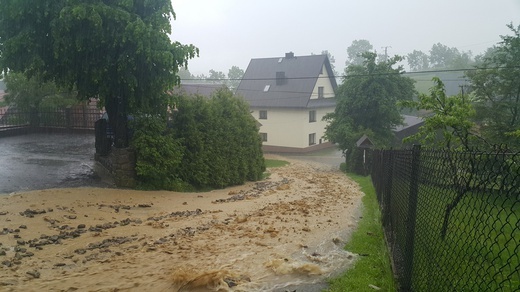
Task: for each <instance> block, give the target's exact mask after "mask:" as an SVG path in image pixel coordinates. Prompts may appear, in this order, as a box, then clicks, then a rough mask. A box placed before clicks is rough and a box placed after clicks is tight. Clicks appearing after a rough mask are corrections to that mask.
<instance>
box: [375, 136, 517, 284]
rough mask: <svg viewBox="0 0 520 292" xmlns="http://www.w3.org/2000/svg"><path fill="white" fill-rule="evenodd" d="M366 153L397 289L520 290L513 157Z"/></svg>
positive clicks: (417, 149) (415, 151) (418, 150)
mask: <svg viewBox="0 0 520 292" xmlns="http://www.w3.org/2000/svg"><path fill="white" fill-rule="evenodd" d="M372 155H373V156H372V159H373V160H372V162H373V164H372V180H373V183H374V186H375V188H376V192H377V197H378V200H379V203H380V206H381V210H382V220H383V227H384V230H385V236H386V239H387V242H388V245H389V248H390V250H391V256H392V262H393V265H394V271H395V273H396V276H397V279H398V283H399V287H400V291H520V153H510V152H509V151H508V150H507V149H497V150H496V151H491V152H461V151H449V150H430V149H428V150H421V148H420V147H418V146H416V147H414V148H413V149H409V150H375V151H373V152H372Z"/></svg>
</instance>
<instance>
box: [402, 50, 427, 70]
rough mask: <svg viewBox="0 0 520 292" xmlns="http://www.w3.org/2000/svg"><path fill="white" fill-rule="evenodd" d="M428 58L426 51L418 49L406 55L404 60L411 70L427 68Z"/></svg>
mask: <svg viewBox="0 0 520 292" xmlns="http://www.w3.org/2000/svg"><path fill="white" fill-rule="evenodd" d="M428 59H429V57H428V55H427V54H426V53H424V52H423V51H418V50H414V51H413V52H411V53H409V54H408V55H407V56H406V60H407V61H408V65H409V66H410V70H412V71H421V70H428V68H429V66H430V63H429V61H428Z"/></svg>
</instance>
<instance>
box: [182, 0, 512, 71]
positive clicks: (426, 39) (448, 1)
mask: <svg viewBox="0 0 520 292" xmlns="http://www.w3.org/2000/svg"><path fill="white" fill-rule="evenodd" d="M172 4H173V9H174V10H175V13H176V16H177V19H176V20H175V21H173V22H172V39H173V40H175V41H179V42H181V43H183V44H193V45H195V46H197V47H198V48H199V49H200V57H198V58H196V59H192V60H190V61H189V66H188V69H189V70H190V72H191V73H192V74H195V75H198V74H205V75H208V72H209V70H210V69H214V70H217V71H222V72H224V73H225V74H227V73H228V70H229V68H231V66H234V65H235V66H239V67H240V68H241V69H244V70H245V69H246V68H247V65H248V64H249V61H250V59H251V58H268V57H281V56H284V54H285V53H286V52H290V51H292V52H294V54H295V55H296V56H299V55H310V54H311V53H315V54H318V53H321V51H322V50H328V51H329V52H330V53H332V55H333V56H334V57H335V59H336V63H335V65H336V70H337V71H338V72H342V71H343V68H344V64H345V60H346V56H347V54H346V49H347V47H349V46H350V45H351V43H352V41H353V40H357V39H366V40H368V41H370V43H371V44H372V45H373V46H374V49H376V50H377V51H378V52H382V51H383V50H384V49H383V48H382V47H387V46H388V54H389V55H395V54H399V55H406V54H408V53H410V52H412V51H413V50H414V49H416V50H422V51H423V52H425V53H428V51H429V50H430V49H431V47H432V45H433V44H435V43H439V42H440V43H442V44H444V45H447V46H449V47H457V48H458V49H459V50H462V51H470V50H471V51H472V52H473V54H474V55H476V54H479V53H482V52H483V51H484V50H485V49H486V48H488V47H491V46H493V45H494V44H496V43H497V42H498V41H500V37H499V35H507V34H511V33H510V30H509V29H508V28H507V27H506V24H508V23H510V22H513V24H514V25H515V26H518V25H520V0H436V1H431V0H429V1H426V0H393V1H389V0H344V1H341V0H315V1H309V0H252V1H250V0H172Z"/></svg>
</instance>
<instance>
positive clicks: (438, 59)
mask: <svg viewBox="0 0 520 292" xmlns="http://www.w3.org/2000/svg"><path fill="white" fill-rule="evenodd" d="M429 61H430V65H431V67H432V68H437V69H446V68H450V69H466V68H469V66H471V64H472V59H471V52H460V51H459V50H458V49H457V48H455V47H452V48H450V47H448V46H446V45H443V44H441V43H436V44H434V45H433V46H432V48H431V50H430V58H429Z"/></svg>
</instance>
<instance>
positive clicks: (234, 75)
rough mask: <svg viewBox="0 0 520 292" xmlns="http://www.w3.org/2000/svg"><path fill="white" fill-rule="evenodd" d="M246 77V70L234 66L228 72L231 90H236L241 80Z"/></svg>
mask: <svg viewBox="0 0 520 292" xmlns="http://www.w3.org/2000/svg"><path fill="white" fill-rule="evenodd" d="M243 76H244V70H242V69H240V67H238V66H232V67H231V68H230V69H229V71H228V75H227V77H228V81H229V82H228V84H229V87H230V88H231V89H235V88H237V87H238V85H239V84H240V80H241V79H242V77H243Z"/></svg>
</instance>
